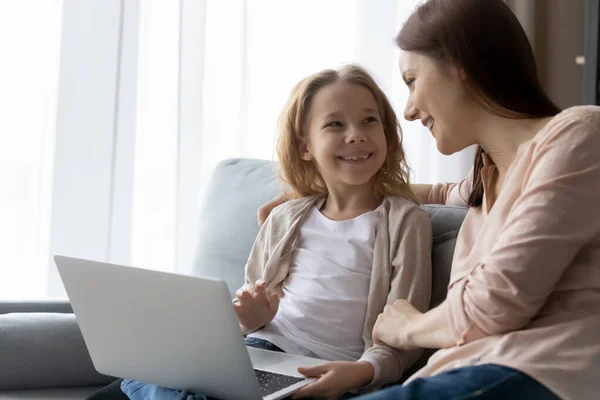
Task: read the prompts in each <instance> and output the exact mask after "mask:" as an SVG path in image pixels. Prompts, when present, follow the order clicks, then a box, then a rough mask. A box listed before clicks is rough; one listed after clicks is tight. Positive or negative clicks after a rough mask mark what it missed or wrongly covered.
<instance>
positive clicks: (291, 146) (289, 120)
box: [277, 64, 419, 204]
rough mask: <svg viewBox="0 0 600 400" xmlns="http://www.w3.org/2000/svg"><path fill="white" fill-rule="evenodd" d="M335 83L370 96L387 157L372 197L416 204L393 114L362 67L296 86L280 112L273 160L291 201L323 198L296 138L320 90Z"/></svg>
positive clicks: (303, 132)
mask: <svg viewBox="0 0 600 400" xmlns="http://www.w3.org/2000/svg"><path fill="white" fill-rule="evenodd" d="M335 82H345V83H350V84H355V85H360V86H363V87H365V88H367V89H369V91H370V92H371V93H372V94H373V96H374V97H375V101H376V102H377V107H378V109H379V114H380V117H381V122H382V125H383V131H384V133H385V139H386V143H387V156H386V159H385V162H384V164H383V165H382V167H381V168H380V169H379V171H377V173H376V174H375V177H374V179H375V185H374V186H375V194H376V195H383V196H401V197H404V198H406V199H408V200H411V201H413V202H414V203H415V204H419V200H418V198H417V196H416V195H415V194H414V193H413V191H412V190H411V189H410V185H409V173H410V169H409V167H408V164H407V162H406V156H405V154H404V149H403V148H402V130H401V129H400V124H399V123H398V118H397V117H396V113H395V112H394V109H393V108H392V105H391V104H390V102H389V100H388V98H387V97H386V95H385V93H383V91H382V90H381V89H380V88H379V86H377V84H376V83H375V80H374V79H373V78H372V77H371V75H370V74H369V73H368V72H367V71H366V70H365V69H364V68H362V67H360V66H358V65H354V64H351V65H347V66H344V67H342V68H340V69H339V70H334V69H328V70H324V71H321V72H318V73H316V74H314V75H312V76H309V77H307V78H305V79H303V80H302V81H300V83H298V84H297V85H296V86H295V87H294V89H293V90H292V92H291V93H290V97H289V99H288V102H287V104H286V106H285V108H284V109H283V112H282V114H281V118H280V120H279V132H280V135H279V140H278V143H277V156H278V158H279V163H280V168H279V174H280V176H281V179H282V180H283V181H284V182H286V183H287V184H288V185H289V186H290V187H291V189H292V191H293V194H292V196H291V197H293V198H300V197H304V196H310V195H318V194H326V193H327V187H326V186H325V182H324V180H323V177H322V176H321V174H319V172H318V171H317V168H316V166H315V165H314V162H312V161H310V162H308V161H305V160H303V159H302V158H301V156H300V150H299V148H300V147H299V143H300V139H299V138H300V137H302V136H304V135H306V134H307V132H306V129H307V123H308V121H307V120H308V115H309V112H310V107H311V103H312V99H313V98H314V96H315V95H316V93H317V92H318V91H319V90H321V89H323V88H324V87H326V86H328V85H331V84H333V83H335Z"/></svg>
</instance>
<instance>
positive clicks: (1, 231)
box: [0, 0, 472, 298]
mask: <svg viewBox="0 0 600 400" xmlns="http://www.w3.org/2000/svg"><path fill="white" fill-rule="evenodd" d="M417 3H418V1H417V0H378V1H377V2H373V1H370V0H288V1H279V0H231V1H220V0H179V1H164V0H86V1H85V2H81V1H79V0H64V7H63V2H62V1H59V0H52V1H50V0H22V1H19V2H16V1H14V2H0V18H1V19H2V20H0V33H2V35H0V45H1V48H2V50H3V55H4V56H5V60H6V61H5V62H3V63H2V64H0V71H1V72H0V87H2V90H1V91H0V102H1V103H0V106H2V109H3V110H8V111H7V112H6V113H5V114H4V115H3V117H2V118H1V119H0V185H1V187H2V188H3V189H6V191H5V192H3V196H0V246H1V247H0V248H1V249H2V252H1V254H0V255H1V256H2V264H1V265H0V298H6V297H11V298H13V297H21V298H22V297H43V296H47V295H50V296H64V289H63V288H62V285H61V283H60V278H59V276H58V274H57V272H56V269H55V267H54V264H53V262H52V260H51V256H52V255H54V254H67V255H73V256H77V257H83V258H91V259H96V260H100V261H108V262H115V263H122V264H133V265H136V266H140V267H145V268H151V269H160V270H166V271H178V272H183V273H187V272H189V271H190V269H191V265H192V262H193V259H194V251H195V243H196V236H197V220H198V218H197V216H198V209H199V206H200V204H201V202H202V196H203V192H204V188H205V187H206V184H207V182H208V179H209V178H210V175H211V173H212V171H213V169H214V167H215V165H216V164H217V163H218V162H219V161H221V160H224V159H227V158H231V157H254V158H263V159H273V155H274V153H273V150H274V143H275V139H276V134H277V132H276V121H277V118H278V116H279V113H280V111H281V109H282V107H283V105H284V103H285V101H286V99H287V96H288V93H289V91H290V90H291V88H292V87H293V86H294V84H296V83H297V82H298V81H299V80H300V79H302V78H303V77H304V76H306V75H308V74H311V73H314V72H316V71H319V70H321V69H324V68H335V67H338V66H340V65H341V64H344V63H348V62H359V63H361V64H363V65H365V66H366V67H367V68H368V69H369V70H370V71H371V72H372V73H373V75H374V76H375V78H376V79H377V81H378V82H379V84H380V85H381V86H382V88H383V89H384V90H385V91H386V93H387V94H388V96H389V97H390V99H391V100H392V102H393V103H394V105H395V107H396V109H397V112H398V114H399V116H400V117H401V116H402V112H403V108H404V105H405V102H406V98H407V90H406V88H405V85H404V84H403V82H402V81H401V77H400V73H399V71H398V50H397V49H396V47H395V45H394V43H393V38H394V36H395V34H396V33H397V32H398V30H399V29H400V27H401V25H402V23H403V21H404V20H405V18H406V16H407V15H408V14H409V13H410V12H411V11H412V10H413V9H414V7H415V5H416V4H417ZM61 23H62V37H61ZM59 55H60V57H59ZM59 58H60V68H59ZM59 76H60V79H58V77H59ZM57 88H58V89H57ZM401 124H402V127H403V130H404V137H405V142H404V143H405V146H406V151H407V153H408V157H409V162H410V164H411V166H412V168H413V170H414V176H413V178H414V180H415V181H418V182H436V181H443V180H458V179H460V178H462V177H463V176H464V175H465V174H466V172H467V171H468V169H469V167H470V165H471V161H472V158H471V157H472V156H471V154H459V155H455V156H453V157H442V156H440V155H439V154H438V153H437V150H436V149H435V143H434V141H433V139H432V138H431V135H430V133H429V132H428V131H427V130H425V129H424V128H423V127H422V126H421V124H420V123H418V122H417V123H406V122H405V121H403V120H402V121H401ZM55 127H56V129H55Z"/></svg>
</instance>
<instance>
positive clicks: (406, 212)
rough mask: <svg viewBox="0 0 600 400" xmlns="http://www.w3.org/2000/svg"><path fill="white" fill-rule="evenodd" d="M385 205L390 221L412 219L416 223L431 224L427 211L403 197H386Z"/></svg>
mask: <svg viewBox="0 0 600 400" xmlns="http://www.w3.org/2000/svg"><path fill="white" fill-rule="evenodd" d="M383 204H384V208H385V209H386V210H387V213H388V218H390V219H396V220H400V219H406V218H410V219H413V220H416V221H422V222H423V221H426V222H429V216H428V214H427V211H425V209H424V208H423V207H422V206H420V205H419V204H415V203H414V202H413V201H412V200H408V199H406V198H404V197H401V196H386V197H385V199H384V200H383Z"/></svg>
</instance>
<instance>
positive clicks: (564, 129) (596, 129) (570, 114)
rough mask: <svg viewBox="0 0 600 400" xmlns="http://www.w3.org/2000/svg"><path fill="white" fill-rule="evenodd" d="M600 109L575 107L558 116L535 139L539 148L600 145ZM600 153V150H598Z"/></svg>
mask: <svg viewBox="0 0 600 400" xmlns="http://www.w3.org/2000/svg"><path fill="white" fill-rule="evenodd" d="M599 142H600V107H598V106H575V107H570V108H567V109H565V110H563V111H561V112H560V113H559V114H557V115H556V116H555V117H554V118H552V120H550V122H548V124H547V125H546V127H545V128H544V129H543V130H542V131H541V132H540V133H539V134H538V135H537V136H536V137H535V139H534V143H535V144H536V145H537V147H539V148H540V150H541V149H544V148H545V147H547V146H555V145H560V146H561V147H563V146H566V147H565V150H567V149H569V148H573V147H575V146H577V145H586V144H587V145H590V146H592V145H593V144H596V143H598V144H600V143H599ZM598 151H600V149H598Z"/></svg>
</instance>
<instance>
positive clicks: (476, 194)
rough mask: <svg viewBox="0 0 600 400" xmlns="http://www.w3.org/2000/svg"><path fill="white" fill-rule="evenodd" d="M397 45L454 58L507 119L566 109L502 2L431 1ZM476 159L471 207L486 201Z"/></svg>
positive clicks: (486, 102)
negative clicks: (552, 95)
mask: <svg viewBox="0 0 600 400" xmlns="http://www.w3.org/2000/svg"><path fill="white" fill-rule="evenodd" d="M396 44H397V45H398V47H400V48H401V49H402V50H405V51H412V52H416V53H419V54H423V55H425V56H428V57H432V58H434V59H436V60H438V61H442V62H450V63H452V64H454V65H457V66H459V67H461V68H462V69H463V70H464V71H465V74H466V75H467V78H468V79H467V86H468V88H469V89H470V90H471V91H472V92H473V93H474V94H475V97H476V99H477V100H478V101H479V102H480V103H481V104H482V105H483V106H484V107H486V108H488V109H489V110H490V111H491V112H493V113H494V114H496V115H499V116H502V117H505V118H515V119H517V118H519V119H525V118H542V117H550V116H554V115H556V114H558V113H559V112H560V109H559V108H558V107H557V106H556V105H555V104H554V103H553V102H552V101H551V100H550V99H549V98H548V96H547V95H546V94H545V93H544V90H543V89H542V87H541V85H540V83H539V79H538V75H537V68H536V65H535V59H534V56H533V51H532V49H531V45H530V44H529V41H528V40H527V36H526V35H525V31H524V30H523V28H522V27H521V25H520V23H519V21H518V20H517V18H516V17H515V15H514V14H513V13H512V11H511V10H510V8H509V7H508V6H507V5H506V4H505V3H504V1H502V0H428V1H426V2H425V3H423V4H421V5H420V6H418V7H417V9H416V10H415V11H414V12H413V14H412V15H411V16H410V17H409V18H408V20H407V21H406V23H405V24H404V26H403V27H402V29H401V30H400V33H398V35H397V36H396ZM484 152H485V150H484V149H483V148H482V147H481V146H479V147H478V149H477V152H476V154H475V160H474V170H473V172H474V176H473V189H472V191H471V194H470V196H469V206H470V207H479V206H480V205H481V203H482V199H483V182H482V180H481V170H482V168H483V159H482V155H483V153H484Z"/></svg>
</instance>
